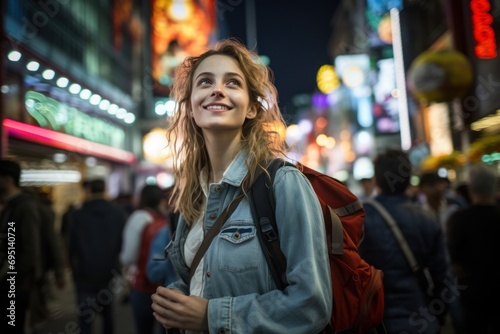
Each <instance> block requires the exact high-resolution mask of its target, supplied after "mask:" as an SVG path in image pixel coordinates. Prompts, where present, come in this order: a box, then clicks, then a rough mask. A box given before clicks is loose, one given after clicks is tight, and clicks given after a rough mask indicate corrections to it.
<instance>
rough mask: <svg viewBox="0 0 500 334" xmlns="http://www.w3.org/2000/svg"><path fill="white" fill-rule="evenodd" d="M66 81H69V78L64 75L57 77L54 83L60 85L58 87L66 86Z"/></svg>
mask: <svg viewBox="0 0 500 334" xmlns="http://www.w3.org/2000/svg"><path fill="white" fill-rule="evenodd" d="M68 83H69V80H68V79H67V78H65V77H60V78H59V79H57V81H56V85H57V87H60V88H65V87H67V86H68Z"/></svg>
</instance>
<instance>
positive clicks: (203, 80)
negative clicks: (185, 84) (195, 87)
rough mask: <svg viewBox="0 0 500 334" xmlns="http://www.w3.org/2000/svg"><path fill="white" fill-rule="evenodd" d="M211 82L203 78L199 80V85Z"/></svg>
mask: <svg viewBox="0 0 500 334" xmlns="http://www.w3.org/2000/svg"><path fill="white" fill-rule="evenodd" d="M210 83H211V81H210V80H209V79H201V80H200V81H198V84H199V85H209V84H210Z"/></svg>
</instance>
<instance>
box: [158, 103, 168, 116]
mask: <svg viewBox="0 0 500 334" xmlns="http://www.w3.org/2000/svg"><path fill="white" fill-rule="evenodd" d="M166 112H167V108H166V106H165V103H163V101H158V102H156V105H155V114H157V115H159V116H163V115H165V113H166Z"/></svg>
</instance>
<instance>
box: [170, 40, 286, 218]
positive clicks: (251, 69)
mask: <svg viewBox="0 0 500 334" xmlns="http://www.w3.org/2000/svg"><path fill="white" fill-rule="evenodd" d="M213 55H224V56H228V57H231V58H233V59H234V60H236V61H237V63H238V64H239V67H240V69H241V71H242V72H243V74H244V76H245V79H246V83H247V87H248V93H249V96H250V106H251V107H256V108H258V110H257V116H256V117H255V118H254V119H246V120H245V122H244V124H243V131H242V136H241V150H244V151H246V152H247V159H246V164H247V166H248V170H249V173H248V175H247V177H246V178H245V180H244V181H243V184H242V188H243V189H244V190H245V189H248V188H249V186H250V185H251V184H252V183H253V181H254V180H255V178H256V176H258V174H260V173H258V172H259V171H260V170H265V167H266V165H267V163H268V162H269V161H270V160H271V159H273V158H276V157H284V156H285V153H286V151H287V149H286V144H285V142H284V140H283V138H281V137H280V135H279V134H278V132H277V130H276V129H277V128H279V127H281V126H282V127H283V128H285V126H286V125H285V122H284V120H283V117H282V115H281V112H280V110H279V107H278V92H277V90H276V87H275V86H274V84H273V82H272V80H273V76H272V72H271V71H270V69H269V68H268V67H267V66H265V65H264V64H263V63H262V62H261V61H260V60H259V57H258V55H257V54H256V53H254V52H253V51H250V50H248V49H247V48H246V47H245V46H244V45H243V44H241V43H240V42H239V41H237V40H235V39H225V40H221V41H219V42H218V43H217V44H216V45H215V46H214V48H213V49H211V50H208V51H206V52H205V53H203V54H201V55H200V56H196V57H188V58H186V59H185V60H184V62H183V63H182V64H181V65H179V66H178V67H177V68H176V72H175V83H174V85H173V87H172V91H171V97H172V98H173V99H174V100H175V101H176V102H177V108H176V109H177V112H176V113H175V114H174V115H173V116H172V117H171V119H170V120H169V125H168V127H167V138H168V139H169V140H168V141H169V148H170V150H171V152H172V154H173V161H174V166H173V172H174V177H175V180H176V183H175V186H174V193H173V197H172V199H173V200H172V201H173V203H172V204H173V206H174V208H175V210H178V211H179V212H180V213H181V214H182V216H183V217H184V218H185V219H186V222H187V223H188V224H191V223H192V222H195V221H196V220H197V219H198V217H199V216H200V214H201V212H202V207H201V205H202V204H203V201H202V196H203V195H202V194H203V192H202V188H201V184H200V179H199V177H200V174H201V171H202V169H203V168H204V167H205V166H207V167H208V168H210V163H209V157H208V153H207V150H206V147H205V142H204V140H203V135H202V131H201V128H200V127H198V126H197V125H196V123H195V121H194V119H193V118H192V117H191V116H190V113H191V100H190V98H191V92H192V88H193V75H194V72H195V71H196V69H197V68H198V66H199V65H200V63H201V62H202V61H203V60H205V59H207V58H208V57H210V56H213Z"/></svg>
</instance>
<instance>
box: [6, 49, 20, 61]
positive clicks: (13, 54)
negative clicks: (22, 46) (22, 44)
mask: <svg viewBox="0 0 500 334" xmlns="http://www.w3.org/2000/svg"><path fill="white" fill-rule="evenodd" d="M7 58H9V60H10V61H19V59H21V53H20V52H19V51H15V50H14V51H11V52H9V54H8V55H7Z"/></svg>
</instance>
